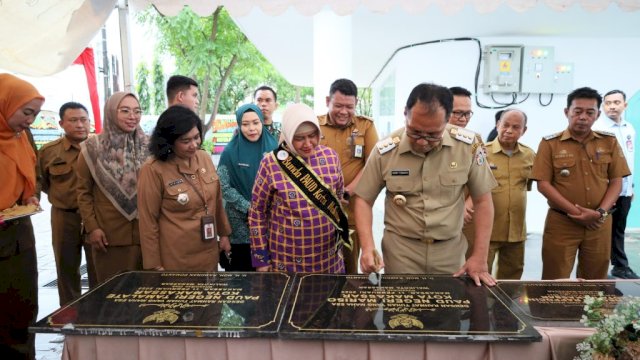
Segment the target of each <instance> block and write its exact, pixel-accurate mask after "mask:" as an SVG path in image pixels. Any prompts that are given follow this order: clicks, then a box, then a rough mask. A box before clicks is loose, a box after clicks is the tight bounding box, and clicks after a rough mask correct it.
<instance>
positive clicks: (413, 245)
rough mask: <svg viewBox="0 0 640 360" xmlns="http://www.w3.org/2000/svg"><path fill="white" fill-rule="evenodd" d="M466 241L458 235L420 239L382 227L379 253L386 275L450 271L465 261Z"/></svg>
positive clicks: (443, 272)
mask: <svg viewBox="0 0 640 360" xmlns="http://www.w3.org/2000/svg"><path fill="white" fill-rule="evenodd" d="M466 250H467V241H466V239H465V238H464V237H463V236H462V235H461V234H458V235H457V236H456V237H454V238H452V239H447V240H440V241H438V240H435V241H434V240H432V239H427V240H421V239H411V238H407V237H404V236H400V235H398V234H395V233H393V232H391V231H387V230H386V229H385V231H384V236H383V237H382V254H383V257H384V264H385V273H386V274H453V273H454V272H456V271H458V270H460V268H461V267H462V265H463V264H464V261H465V259H464V254H465V251H466Z"/></svg>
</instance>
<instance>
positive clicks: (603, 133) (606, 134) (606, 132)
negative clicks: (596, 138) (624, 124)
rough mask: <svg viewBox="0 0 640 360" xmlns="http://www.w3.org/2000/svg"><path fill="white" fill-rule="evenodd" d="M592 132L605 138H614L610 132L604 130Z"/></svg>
mask: <svg viewBox="0 0 640 360" xmlns="http://www.w3.org/2000/svg"><path fill="white" fill-rule="evenodd" d="M593 132H595V133H597V134H600V135H605V136H614V137H615V136H616V134H614V133H612V132H610V131H606V130H593Z"/></svg>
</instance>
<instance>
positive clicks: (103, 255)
mask: <svg viewBox="0 0 640 360" xmlns="http://www.w3.org/2000/svg"><path fill="white" fill-rule="evenodd" d="M108 236H109V235H107V238H108ZM91 254H92V256H93V264H94V265H95V268H96V278H97V279H98V284H102V283H103V282H105V281H107V280H109V279H110V278H111V277H113V276H115V275H118V274H120V273H123V272H127V271H139V270H141V269H142V250H140V245H127V246H107V251H106V252H103V251H100V250H98V249H97V248H96V247H92V248H91Z"/></svg>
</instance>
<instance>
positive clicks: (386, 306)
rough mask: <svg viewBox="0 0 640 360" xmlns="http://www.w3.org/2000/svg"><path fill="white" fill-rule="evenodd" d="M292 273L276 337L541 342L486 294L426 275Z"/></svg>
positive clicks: (490, 291)
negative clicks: (379, 276)
mask: <svg viewBox="0 0 640 360" xmlns="http://www.w3.org/2000/svg"><path fill="white" fill-rule="evenodd" d="M375 282H376V281H373V282H372V281H371V280H369V278H368V277H367V276H365V275H323V274H297V275H296V278H295V280H294V285H293V287H292V291H291V299H290V301H289V304H288V305H287V312H286V313H285V316H284V317H283V324H282V326H281V329H280V336H281V337H283V338H328V339H338V340H343V339H349V340H354V339H361V340H391V341H422V340H436V341H529V342H530V341H540V339H541V337H540V335H539V334H538V332H537V331H536V330H535V329H534V328H532V327H531V326H529V325H528V324H527V323H526V322H525V321H523V320H522V319H520V318H519V317H518V316H517V315H516V314H515V313H514V312H513V311H511V309H510V307H509V306H508V305H507V304H504V303H503V302H502V300H501V298H500V297H498V296H496V295H495V294H494V290H493V289H492V288H487V287H484V286H482V287H478V286H476V285H475V284H474V283H473V282H472V281H471V280H469V279H465V278H462V279H459V278H453V277H451V276H431V275H382V280H381V282H380V284H374V283H375Z"/></svg>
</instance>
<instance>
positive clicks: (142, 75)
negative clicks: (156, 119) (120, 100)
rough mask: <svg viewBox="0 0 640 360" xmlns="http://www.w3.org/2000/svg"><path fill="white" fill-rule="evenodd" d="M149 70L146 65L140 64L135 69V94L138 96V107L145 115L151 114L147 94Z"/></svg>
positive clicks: (149, 97) (149, 96) (149, 99)
mask: <svg viewBox="0 0 640 360" xmlns="http://www.w3.org/2000/svg"><path fill="white" fill-rule="evenodd" d="M148 80H149V69H147V64H146V63H144V62H141V63H139V64H138V67H137V68H136V93H137V94H138V101H140V107H141V108H142V111H144V113H145V114H150V113H151V95H150V93H149V91H150V89H149V81H148Z"/></svg>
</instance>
